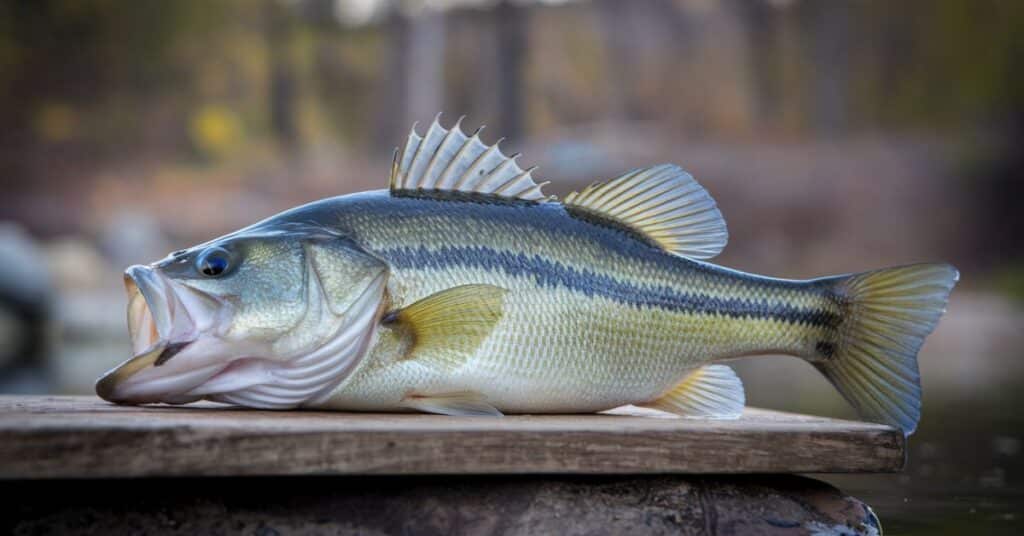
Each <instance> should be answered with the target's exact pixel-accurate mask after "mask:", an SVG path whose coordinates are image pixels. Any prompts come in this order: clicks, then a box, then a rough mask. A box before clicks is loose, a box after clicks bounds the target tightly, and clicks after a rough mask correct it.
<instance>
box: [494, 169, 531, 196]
mask: <svg viewBox="0 0 1024 536" xmlns="http://www.w3.org/2000/svg"><path fill="white" fill-rule="evenodd" d="M535 169H537V166H532V167H530V168H529V169H527V170H524V171H523V172H522V173H520V174H518V175H516V176H515V177H512V179H511V180H509V181H508V182H506V183H505V184H503V185H502V186H501V187H499V188H498V189H497V190H495V191H494V192H495V193H498V194H504V193H511V194H513V195H518V194H520V193H522V192H523V191H526V190H528V189H530V187H531V185H530V184H526V185H522V186H520V190H519V191H518V192H517V191H514V190H513V187H514V186H516V185H518V183H519V182H520V181H522V180H523V179H525V178H527V177H529V176H530V173H533V170H535Z"/></svg>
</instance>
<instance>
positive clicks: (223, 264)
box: [200, 251, 228, 276]
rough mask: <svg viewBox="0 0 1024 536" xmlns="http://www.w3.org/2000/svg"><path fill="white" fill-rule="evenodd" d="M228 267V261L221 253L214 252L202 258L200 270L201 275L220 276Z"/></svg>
mask: <svg viewBox="0 0 1024 536" xmlns="http://www.w3.org/2000/svg"><path fill="white" fill-rule="evenodd" d="M227 267H228V260H227V258H226V257H225V256H224V254H223V253H222V252H219V251H216V252H213V253H211V254H209V255H207V256H206V257H204V258H203V262H202V266H201V267H200V270H201V271H202V272H203V275H208V276H215V275H220V274H221V273H223V272H224V270H226V269H227Z"/></svg>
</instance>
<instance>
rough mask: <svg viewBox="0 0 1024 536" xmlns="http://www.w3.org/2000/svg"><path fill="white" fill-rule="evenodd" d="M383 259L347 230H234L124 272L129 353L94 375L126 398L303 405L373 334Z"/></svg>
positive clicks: (344, 369) (102, 388) (345, 369)
mask: <svg viewBox="0 0 1024 536" xmlns="http://www.w3.org/2000/svg"><path fill="white" fill-rule="evenodd" d="M386 272H387V271H386V267H385V265H384V264H383V263H382V262H381V261H379V260H377V259H376V258H374V257H372V256H370V255H368V254H366V253H365V252H364V251H363V250H361V249H360V248H359V247H357V246H356V245H355V244H354V243H352V242H351V241H348V240H346V239H345V238H344V237H340V236H336V235H333V234H329V233H324V232H319V231H310V230H305V231H304V230H295V229H286V230H284V231H282V230H280V229H271V230H268V229H259V230H256V231H250V232H239V233H236V234H233V235H228V236H226V237H222V238H220V239H217V240H213V241H211V242H208V243H205V244H202V245H199V246H196V247H193V248H190V249H187V250H181V251H176V252H174V253H172V254H170V255H169V256H167V257H166V258H164V259H162V260H160V261H157V262H155V263H153V264H150V265H148V266H143V265H136V266H132V267H130V268H128V269H127V270H126V271H125V274H124V284H125V290H126V291H127V294H128V330H129V334H130V336H131V344H132V355H133V357H132V358H131V359H129V360H127V361H126V362H124V363H122V364H121V365H119V366H118V367H115V368H114V369H112V370H110V371H108V372H107V373H106V374H105V375H103V376H102V377H101V378H100V379H99V380H98V381H97V383H96V392H97V394H98V395H99V396H100V397H101V398H103V399H105V400H108V401H111V402H116V403H125V404H144V403H155V402H164V403H169V404H185V403H189V402H194V401H197V400H200V399H204V398H205V399H209V400H214V401H221V402H228V403H235V404H239V405H245V406H251V407H262V408H288V407H295V406H298V405H302V404H303V403H306V402H308V401H310V400H311V399H313V398H316V397H317V396H319V395H322V394H323V392H324V391H326V390H329V389H330V388H332V387H333V386H335V385H337V384H338V383H340V381H342V380H343V379H344V378H345V377H346V376H347V374H348V373H350V372H351V370H352V369H353V368H354V366H355V364H357V363H358V362H359V360H360V359H361V358H362V356H363V354H364V353H365V351H366V348H367V347H368V346H369V340H370V338H371V337H372V335H373V332H374V328H375V326H376V323H377V320H378V319H379V313H380V307H381V303H382V301H383V293H384V286H385V280H386Z"/></svg>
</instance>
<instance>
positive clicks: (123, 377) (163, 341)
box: [96, 265, 194, 404]
mask: <svg viewBox="0 0 1024 536" xmlns="http://www.w3.org/2000/svg"><path fill="white" fill-rule="evenodd" d="M124 285H125V291H126V292H127V293H128V331H129V334H130V337H131V340H132V348H133V352H134V355H133V356H132V358H131V359H129V360H127V361H125V362H124V363H121V364H120V365H118V366H116V367H114V368H113V369H111V370H109V371H107V372H106V373H104V374H103V375H102V376H101V377H100V378H99V379H98V380H97V381H96V394H97V395H98V396H99V397H100V398H102V399H104V400H107V401H109V402H114V403H117V404H124V403H145V402H144V401H140V400H131V399H129V398H126V397H122V396H119V393H118V387H119V386H121V385H123V384H124V383H125V382H127V380H128V379H129V378H131V377H132V376H134V375H135V374H136V373H137V372H139V371H141V370H143V369H146V368H147V367H149V366H154V367H158V366H161V365H163V363H164V362H166V361H167V360H168V359H170V358H171V357H172V356H173V355H174V354H176V353H178V352H180V351H181V350H183V349H184V348H186V347H187V346H188V345H189V344H191V343H192V342H193V341H194V334H193V333H191V332H192V331H193V328H194V324H193V323H192V320H191V318H190V317H189V315H188V312H187V311H186V310H185V307H184V305H182V304H181V303H179V300H178V299H177V298H176V297H175V294H174V292H173V291H172V290H171V289H170V287H169V285H168V284H167V282H166V281H164V278H163V277H162V276H161V275H160V274H159V273H158V272H157V271H156V270H154V269H153V268H151V267H149V266H142V265H134V266H131V267H129V268H128V269H127V270H125V272H124ZM140 297H141V299H142V300H143V303H139V302H138V300H139V298H140ZM147 315H148V316H147ZM179 319H180V321H179V322H177V324H178V326H177V328H178V329H175V328H176V325H175V324H176V320H179ZM182 327H184V328H185V329H184V332H182V333H175V332H176V331H183V330H182V329H181V328H182ZM153 331H155V332H156V333H155V338H154V337H153V335H154V334H153V333H152V332H153ZM175 339H178V340H175ZM172 341H173V342H172ZM154 401H156V400H154Z"/></svg>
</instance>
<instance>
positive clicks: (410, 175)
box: [391, 117, 552, 203]
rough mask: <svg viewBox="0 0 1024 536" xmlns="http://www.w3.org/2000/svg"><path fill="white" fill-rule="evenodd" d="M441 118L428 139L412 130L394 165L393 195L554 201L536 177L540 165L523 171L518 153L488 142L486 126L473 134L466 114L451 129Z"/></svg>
mask: <svg viewBox="0 0 1024 536" xmlns="http://www.w3.org/2000/svg"><path fill="white" fill-rule="evenodd" d="M439 119H440V118H439V117H437V118H434V122H433V123H432V124H431V125H430V128H428V129H427V132H426V134H425V135H424V136H422V137H421V136H420V135H419V134H418V133H417V132H416V131H415V130H413V131H412V132H410V133H409V138H408V140H407V141H406V144H405V147H404V148H403V150H402V152H401V154H400V155H398V156H396V159H395V161H394V162H393V165H392V177H391V194H392V195H394V196H409V197H433V198H440V199H447V200H453V199H460V197H461V196H470V197H469V198H468V199H472V200H481V199H486V198H493V200H495V201H505V202H509V201H526V202H530V203H543V202H547V201H550V200H551V199H552V198H549V197H546V196H545V195H544V194H543V193H542V192H541V191H540V187H539V186H538V185H537V182H536V181H535V180H534V178H533V177H532V175H531V173H532V172H533V170H534V169H535V168H531V169H528V170H523V169H522V168H521V167H520V166H519V165H518V164H517V163H516V158H517V157H518V155H516V156H513V157H511V158H510V157H507V156H505V155H504V154H502V152H501V149H500V146H499V144H500V143H501V140H499V141H498V142H496V143H495V144H493V145H487V144H484V143H482V142H481V141H480V137H479V132H480V129H477V131H476V132H474V133H473V135H472V136H470V137H467V136H466V134H464V133H463V132H462V127H461V123H462V118H461V117H460V118H459V120H458V121H457V122H456V123H455V125H454V126H452V127H451V128H450V129H446V128H444V127H442V126H441V124H440V122H439ZM395 164H397V166H396V165H395ZM461 198H462V199H467V198H466V197H461Z"/></svg>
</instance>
